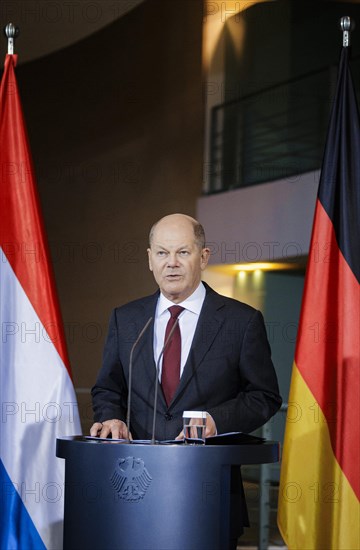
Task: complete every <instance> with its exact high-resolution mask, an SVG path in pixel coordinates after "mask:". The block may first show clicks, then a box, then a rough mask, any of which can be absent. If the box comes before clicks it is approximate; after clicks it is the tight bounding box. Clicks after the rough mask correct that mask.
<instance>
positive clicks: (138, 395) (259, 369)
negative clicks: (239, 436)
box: [92, 285, 281, 440]
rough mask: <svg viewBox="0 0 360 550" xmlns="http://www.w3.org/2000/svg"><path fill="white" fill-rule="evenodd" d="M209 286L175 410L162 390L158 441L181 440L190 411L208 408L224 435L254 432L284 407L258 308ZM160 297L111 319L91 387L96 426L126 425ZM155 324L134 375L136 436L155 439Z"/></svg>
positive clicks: (138, 303) (128, 306)
mask: <svg viewBox="0 0 360 550" xmlns="http://www.w3.org/2000/svg"><path fill="white" fill-rule="evenodd" d="M205 286H206V298H205V301H204V304H203V307H202V310H201V314H200V317H199V321H198V324H197V327H196V331H195V335H194V339H193V343H192V346H191V350H190V353H189V357H188V359H187V362H186V365H185V367H184V371H183V374H182V376H181V380H180V384H179V386H178V389H177V391H176V393H175V395H174V398H173V401H172V402H171V404H170V406H169V407H168V406H167V405H166V401H165V398H164V395H163V393H162V390H161V387H159V394H158V404H157V416H156V434H155V435H156V438H157V439H160V440H166V439H173V438H175V437H176V436H177V435H178V434H179V433H180V431H181V429H182V413H183V411H184V410H194V409H195V410H205V411H207V412H209V413H210V414H211V415H212V416H213V418H214V420H215V422H216V426H217V430H218V433H224V432H229V431H242V432H251V431H253V430H255V429H256V428H258V427H259V426H261V425H262V424H264V423H265V422H266V421H267V420H269V418H270V417H271V416H273V414H275V412H276V411H277V410H278V409H279V407H280V405H281V398H280V396H279V390H278V384H277V378H276V374H275V371H274V367H273V364H272V361H271V355H270V347H269V344H268V340H267V336H266V330H265V326H264V321H263V317H262V315H261V313H260V312H259V311H257V310H255V309H253V308H252V307H250V306H248V305H246V304H243V303H241V302H238V301H237V300H233V299H230V298H226V297H224V296H221V295H220V294H217V293H216V292H214V291H213V290H212V289H211V288H210V287H209V286H208V285H205ZM158 296H159V292H157V293H155V294H154V295H152V296H148V297H146V298H142V299H140V300H136V301H134V302H131V303H129V304H126V305H124V306H122V307H119V308H116V309H115V310H114V311H113V313H112V316H111V320H110V327H109V334H108V338H107V341H106V345H105V350H104V359H103V367H102V369H101V370H100V372H99V375H98V378H97V381H96V384H95V386H94V387H93V389H92V397H93V408H94V418H95V421H99V422H101V421H104V420H109V419H112V418H118V419H120V420H124V421H125V420H126V409H127V397H128V392H127V388H128V374H129V373H128V367H129V355H130V350H131V347H132V345H133V343H134V341H135V339H136V338H137V336H138V335H139V333H140V331H141V329H142V328H143V326H144V325H145V323H146V321H147V320H148V319H149V318H150V317H151V316H152V317H154V315H155V309H156V304H157V300H158ZM153 326H154V325H153V323H152V324H151V326H150V327H149V328H148V330H147V332H146V333H145V335H144V337H143V338H142V340H141V341H140V342H139V344H138V346H137V347H136V349H135V353H134V357H133V375H132V406H131V427H130V429H131V432H132V435H133V437H134V439H150V438H151V432H152V418H153V402H154V388H155V384H157V383H158V382H157V378H156V365H155V361H154V351H153Z"/></svg>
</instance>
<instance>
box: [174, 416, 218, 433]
mask: <svg viewBox="0 0 360 550" xmlns="http://www.w3.org/2000/svg"><path fill="white" fill-rule="evenodd" d="M194 424H196V419H194ZM216 434H217V429H216V424H215V420H214V419H213V417H212V416H211V414H209V413H206V428H205V437H211V436H212V435H216ZM176 439H184V432H183V430H181V432H180V433H179V435H178V436H177V438H176Z"/></svg>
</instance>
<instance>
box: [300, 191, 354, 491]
mask: <svg viewBox="0 0 360 550" xmlns="http://www.w3.org/2000/svg"><path fill="white" fill-rule="evenodd" d="M307 269H308V273H307V276H306V286H305V289H304V300H303V306H302V312H301V319H300V329H299V335H298V340H297V349H296V354H295V361H296V364H297V366H298V369H299V371H300V372H301V374H302V376H303V378H304V380H305V381H306V383H307V385H308V387H309V389H310V390H311V392H312V393H313V395H314V397H315V399H316V401H317V403H318V405H319V406H320V408H321V410H322V412H323V414H324V416H325V418H326V422H327V424H328V427H329V432H330V438H331V444H332V448H333V451H334V454H335V457H336V459H337V461H338V463H339V465H340V467H341V468H342V470H343V472H344V474H345V475H346V477H347V479H348V480H349V483H350V484H351V486H352V488H353V490H354V492H355V493H356V495H357V497H358V498H360V484H359V471H360V461H359V441H360V390H359V389H360V365H359V357H360V331H359V326H360V287H359V284H358V282H357V280H356V278H355V276H354V274H353V272H352V271H351V269H350V267H349V265H348V264H347V262H346V261H345V259H344V257H343V255H342V253H341V251H340V250H339V247H338V244H337V242H336V237H335V233H334V228H333V225H332V223H331V220H330V218H329V217H328V215H327V213H326V211H325V210H324V208H323V206H322V205H321V203H320V201H317V205H316V212H315V221H314V227H313V235H312V240H311V249H310V255H309V262H308V268H307ZM316 406H317V405H316V404H314V407H315V410H314V415H315V419H316Z"/></svg>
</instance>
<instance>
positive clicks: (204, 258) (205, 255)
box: [201, 248, 210, 270]
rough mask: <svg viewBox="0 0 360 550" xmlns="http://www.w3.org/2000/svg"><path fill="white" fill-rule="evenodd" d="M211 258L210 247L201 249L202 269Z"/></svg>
mask: <svg viewBox="0 0 360 550" xmlns="http://www.w3.org/2000/svg"><path fill="white" fill-rule="evenodd" d="M209 258H210V248H203V249H202V251H201V269H202V270H204V269H205V267H206V266H207V264H208V261H209Z"/></svg>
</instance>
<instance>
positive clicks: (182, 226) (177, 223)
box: [148, 215, 209, 304]
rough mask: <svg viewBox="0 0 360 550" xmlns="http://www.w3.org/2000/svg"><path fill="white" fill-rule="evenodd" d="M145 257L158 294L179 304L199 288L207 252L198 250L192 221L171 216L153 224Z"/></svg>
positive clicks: (207, 256) (183, 217) (206, 260)
mask: <svg viewBox="0 0 360 550" xmlns="http://www.w3.org/2000/svg"><path fill="white" fill-rule="evenodd" d="M148 255H149V267H150V270H151V271H152V272H153V274H154V277H155V281H156V282H157V284H158V285H159V288H160V290H161V292H162V293H163V294H164V296H166V298H168V299H169V300H171V301H172V302H174V303H175V304H178V303H180V302H182V301H183V300H185V299H186V298H188V296H190V295H191V294H192V293H193V292H194V290H195V289H196V288H197V286H198V285H199V283H200V280H201V272H202V270H203V269H205V267H206V265H207V263H208V259H209V249H208V248H203V249H202V250H200V248H199V246H198V245H197V244H196V243H195V236H194V229H193V226H192V224H191V222H189V220H187V219H186V217H185V216H180V215H174V216H168V217H167V218H165V219H163V220H161V221H160V222H159V223H158V224H157V225H156V227H155V230H154V234H153V238H152V242H151V246H150V248H148Z"/></svg>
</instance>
